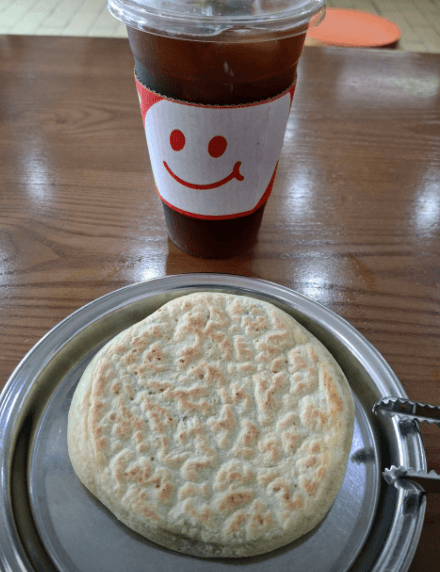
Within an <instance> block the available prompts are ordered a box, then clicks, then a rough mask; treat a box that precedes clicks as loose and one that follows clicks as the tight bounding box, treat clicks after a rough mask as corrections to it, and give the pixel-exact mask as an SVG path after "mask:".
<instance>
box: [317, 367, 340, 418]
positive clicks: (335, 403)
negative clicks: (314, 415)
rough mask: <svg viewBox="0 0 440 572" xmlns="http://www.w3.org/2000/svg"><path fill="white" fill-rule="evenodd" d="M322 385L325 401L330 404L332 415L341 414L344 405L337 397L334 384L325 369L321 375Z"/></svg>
mask: <svg viewBox="0 0 440 572" xmlns="http://www.w3.org/2000/svg"><path fill="white" fill-rule="evenodd" d="M322 384H323V386H324V388H325V391H326V394H327V399H328V401H329V403H330V408H331V411H332V413H334V412H337V413H341V412H342V411H343V409H344V404H343V402H342V399H341V397H340V396H339V393H338V390H337V388H336V385H335V384H334V382H333V380H332V378H331V376H330V375H329V373H328V370H327V368H324V369H323V373H322Z"/></svg>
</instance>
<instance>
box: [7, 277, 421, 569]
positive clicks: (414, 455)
mask: <svg viewBox="0 0 440 572" xmlns="http://www.w3.org/2000/svg"><path fill="white" fill-rule="evenodd" d="M196 290H216V291H222V292H229V293H235V294H243V295H247V296H252V297H255V298H260V299H264V300H267V301H269V302H272V303H273V304H275V305H277V306H279V307H280V308H282V309H283V310H285V311H287V312H288V313H289V314H291V315H292V316H293V317H294V318H296V319H297V320H298V321H299V322H300V323H302V324H303V325H304V326H305V327H307V328H308V329H309V330H310V331H311V332H312V333H313V334H314V335H315V336H316V337H317V338H318V339H320V340H321V342H322V343H323V344H324V345H325V346H327V348H328V349H329V350H330V351H331V352H332V354H333V355H334V356H335V358H336V359H337V361H338V362H339V364H340V365H341V367H342V369H343V370H344V372H345V374H346V376H347V378H348V380H349V382H350V385H351V388H352V391H353V394H354V397H355V402H356V419H355V431H354V437H353V443H352V449H351V453H350V459H349V463H348V467H347V472H346V475H345V480H344V482H343V485H342V487H341V490H340V492H339V494H338V496H337V498H336V500H335V502H334V504H333V506H332V508H331V510H330V512H329V514H328V515H327V516H326V518H325V519H324V521H323V522H322V523H321V524H320V525H318V526H317V527H316V528H315V529H314V530H313V531H311V532H310V533H309V534H308V535H306V536H305V537H303V538H302V539H300V540H298V541H296V542H295V543H292V544H290V545H288V546H285V547H283V548H280V549H278V550H275V551H273V552H270V553H267V554H265V555H262V556H258V557H253V558H242V559H227V560H221V559H211V560H204V559H198V558H194V557H190V556H185V555H181V554H178V553H176V552H173V551H171V550H167V549H165V548H162V547H159V546H157V545H155V544H154V543H152V542H149V541H148V540H146V539H144V538H142V537H140V536H139V535H137V534H135V533H134V532H132V531H130V530H129V529H128V528H126V527H125V526H124V525H123V524H121V523H119V522H118V521H117V520H116V519H115V518H114V517H113V515H111V514H110V513H109V512H108V511H107V510H106V509H105V508H104V507H103V506H102V505H101V504H100V503H99V502H98V501H97V500H96V499H94V498H93V497H92V495H90V494H89V493H88V492H87V491H86V490H85V489H84V488H83V487H82V486H81V485H80V483H79V481H78V480H77V478H76V476H75V474H74V472H73V469H72V466H71V464H70V461H69V457H68V454H67V443H66V427H67V412H68V410H69V406H70V401H71V399H72V395H73V392H74V390H75V387H76V384H77V382H78V381H79V378H80V377H81V374H82V372H83V371H84V369H85V367H86V366H87V364H88V363H89V361H90V360H91V359H92V357H93V356H94V354H95V353H96V352H97V351H98V350H99V348H100V347H102V345H103V344H105V343H106V342H107V341H108V340H109V339H110V338H112V337H113V336H114V335H116V334H117V333H118V332H120V331H121V330H123V329H125V328H127V327H129V326H130V325H132V324H133V323H135V322H137V321H139V320H141V319H142V318H144V317H145V316H147V315H148V314H150V313H151V312H153V311H154V310H156V309H157V308H159V307H160V306H161V305H162V304H164V303H165V302H167V301H168V300H170V299H172V298H175V297H178V296H181V295H183V294H187V293H190V292H193V291H196ZM387 395H394V396H397V397H405V398H406V397H407V396H406V394H405V392H404V390H403V388H402V386H401V384H400V383H399V381H398V379H397V378H396V376H395V375H394V373H393V372H392V370H391V369H390V367H389V366H388V365H387V363H386V362H385V360H384V359H383V357H382V356H381V355H380V354H379V353H378V352H377V350H375V348H374V347H373V346H372V345H371V344H370V343H369V342H368V341H367V340H366V339H365V338H364V337H363V336H362V335H361V334H360V333H359V332H358V331H357V330H355V329H354V328H353V327H352V326H350V325H349V324H348V323H347V322H346V321H345V320H343V319H342V318H340V317H339V316H337V315H336V314H335V313H333V312H332V311H330V310H328V309H327V308H325V307H324V306H321V305H320V304H318V303H317V302H314V301H312V300H310V299H308V298H306V297H304V296H302V295H300V294H298V293H296V292H293V291H292V290H289V289H288V288H285V287H283V286H279V285H277V284H273V283H270V282H266V281H263V280H257V279H252V278H244V277H240V276H234V275H219V274H184V275H180V276H168V277H165V278H161V279H158V280H152V281H150V282H143V283H139V284H134V285H132V286H128V287H126V288H122V289H120V290H117V291H115V292H112V293H110V294H108V295H106V296H103V297H102V298H99V299H97V300H95V301H94V302H92V303H90V304H88V305H86V306H84V307H83V308H81V309H79V310H78V311H76V312H74V313H73V314H72V315H71V316H69V317H68V318H66V319H65V320H64V321H62V322H61V323H60V324H58V325H57V326H56V327H55V328H53V329H52V330H51V331H50V332H49V333H48V334H47V335H46V336H45V337H44V338H43V339H42V340H41V341H40V342H39V343H38V344H37V345H36V346H35V347H34V348H33V349H32V350H31V351H30V352H29V353H28V354H27V356H26V357H25V358H24V359H23V361H22V362H21V363H20V364H19V366H18V367H17V368H16V370H15V371H14V372H13V374H12V376H11V378H10V379H9V381H8V383H7V385H6V387H5V389H4V391H3V392H2V394H1V397H0V522H1V523H2V528H3V530H2V532H1V534H0V569H2V570H4V571H8V572H15V571H17V572H18V571H20V572H23V571H29V572H33V571H40V570H41V571H44V572H50V571H56V570H58V571H62V572H100V571H105V572H113V571H115V572H116V571H117V572H120V571H121V570H130V572H138V571H139V572H140V571H142V572H144V571H153V570H154V571H155V572H156V571H157V572H162V571H163V572H165V571H168V572H169V571H172V570H173V571H174V570H179V571H180V570H182V571H184V570H191V571H203V572H220V571H223V570H225V571H226V570H229V569H230V568H231V567H244V568H248V569H249V570H250V572H256V571H259V572H263V571H271V570H274V569H275V570H277V571H279V572H284V571H286V572H287V571H289V572H336V571H338V572H348V571H349V570H350V571H352V572H361V571H362V572H364V571H367V570H368V571H371V572H385V571H386V570H393V572H406V570H407V569H408V567H409V565H410V563H411V560H412V558H413V556H414V553H415V550H416V547H417V544H418V541H419V537H420V533H421V528H422V525H423V518H424V513H425V503H426V500H425V497H424V496H423V495H422V494H421V492H420V489H418V488H417V487H411V486H408V488H407V489H405V490H403V489H400V490H398V489H396V488H394V487H392V486H389V485H387V484H386V483H385V481H384V480H383V479H382V478H381V472H382V470H383V469H384V468H385V467H389V466H391V465H392V464H394V465H396V466H399V465H403V466H408V467H409V466H411V467H413V468H415V469H425V470H426V457H425V452H424V449H423V443H422V439H421V436H420V433H419V431H418V430H417V428H416V427H415V426H414V425H413V424H411V423H406V424H405V423H402V422H399V421H397V419H396V418H393V419H388V418H376V417H374V416H373V415H372V413H371V408H372V406H373V404H374V403H375V402H376V401H377V400H378V399H380V398H381V397H384V396H387Z"/></svg>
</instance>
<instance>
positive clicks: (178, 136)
mask: <svg viewBox="0 0 440 572" xmlns="http://www.w3.org/2000/svg"><path fill="white" fill-rule="evenodd" d="M170 144H171V147H172V148H173V149H174V151H181V150H182V149H183V148H184V147H185V135H184V134H183V133H182V132H181V131H180V129H174V131H172V132H171V135H170Z"/></svg>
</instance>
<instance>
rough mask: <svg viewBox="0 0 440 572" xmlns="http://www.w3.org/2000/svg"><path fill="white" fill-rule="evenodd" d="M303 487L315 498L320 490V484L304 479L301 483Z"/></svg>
mask: <svg viewBox="0 0 440 572" xmlns="http://www.w3.org/2000/svg"><path fill="white" fill-rule="evenodd" d="M300 484H301V487H302V488H303V489H304V490H305V491H306V493H307V494H309V495H310V496H314V495H315V494H316V491H317V489H318V483H317V482H316V481H311V480H310V479H306V478H302V479H301V481H300Z"/></svg>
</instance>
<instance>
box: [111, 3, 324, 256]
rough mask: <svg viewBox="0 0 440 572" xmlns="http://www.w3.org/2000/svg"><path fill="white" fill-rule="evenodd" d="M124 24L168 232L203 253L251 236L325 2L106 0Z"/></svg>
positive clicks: (250, 240) (244, 244) (220, 252)
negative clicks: (305, 49)
mask: <svg viewBox="0 0 440 572" xmlns="http://www.w3.org/2000/svg"><path fill="white" fill-rule="evenodd" d="M108 6H109V10H110V12H111V13H112V14H113V15H114V16H115V17H116V18H118V19H119V20H121V21H122V22H124V23H125V24H126V25H127V33H128V39H129V42H130V47H131V50H132V52H133V56H134V62H135V81H136V87H137V92H138V96H139V103H140V107H141V116H142V121H143V124H144V129H145V134H146V139H147V144H148V150H149V154H150V160H151V166H152V170H153V174H154V179H155V183H156V189H157V192H158V195H159V197H160V199H161V201H162V205H163V209H164V214H165V222H166V225H167V229H168V234H169V237H170V239H171V240H172V241H173V242H174V243H175V244H176V245H177V246H178V247H179V248H181V249H182V250H184V251H185V252H187V253H189V254H192V255H194V256H198V257H202V258H228V257H231V256H235V255H237V254H240V253H243V252H246V251H248V250H249V249H250V248H252V246H253V245H254V243H255V241H256V239H257V236H258V231H259V228H260V224H261V220H262V217H263V212H264V208H265V205H266V202H267V200H268V198H269V196H270V194H271V191H272V187H273V183H274V179H275V176H276V170H277V165H278V159H279V156H280V152H281V148H282V144H283V139H284V133H285V129H286V124H287V119H288V116H289V112H290V107H291V104H292V98H293V94H294V91H295V84H296V75H297V66H298V60H299V58H300V55H301V51H302V48H303V45H304V40H305V36H306V33H307V31H308V30H309V29H310V28H312V27H315V26H316V25H317V24H319V23H320V22H321V20H322V19H323V18H324V14H325V0H109V3H108Z"/></svg>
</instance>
